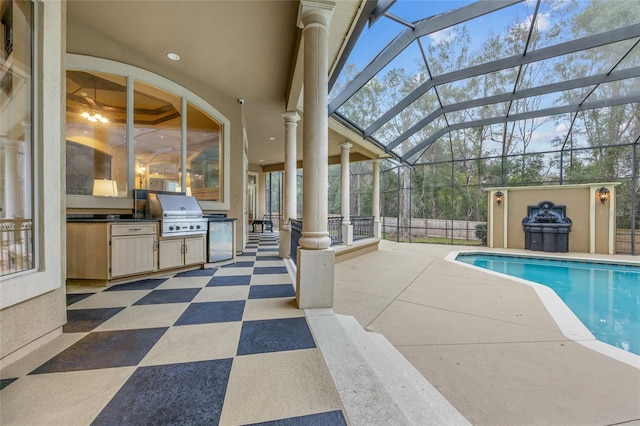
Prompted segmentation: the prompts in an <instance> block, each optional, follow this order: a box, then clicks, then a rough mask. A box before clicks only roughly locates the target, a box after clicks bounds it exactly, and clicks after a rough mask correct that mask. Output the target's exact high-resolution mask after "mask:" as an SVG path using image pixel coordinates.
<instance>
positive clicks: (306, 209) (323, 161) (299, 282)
mask: <svg viewBox="0 0 640 426" xmlns="http://www.w3.org/2000/svg"><path fill="white" fill-rule="evenodd" d="M334 6H335V3H333V2H324V1H307V0H302V1H301V2H300V9H299V12H298V26H299V27H301V28H302V29H303V30H302V38H303V43H304V103H303V105H304V133H303V137H304V139H303V153H302V154H303V155H302V156H303V158H304V170H303V180H304V182H303V217H302V221H303V222H302V237H301V238H300V240H299V241H298V254H297V262H298V264H297V277H296V299H297V302H298V307H299V308H301V309H307V308H330V307H332V306H333V287H334V282H333V281H334V273H335V253H334V251H333V250H332V249H331V248H330V246H331V238H329V232H328V230H327V220H328V217H329V215H328V206H327V195H328V182H329V178H328V165H327V158H328V151H329V149H328V140H329V135H328V133H329V119H328V111H327V90H328V42H329V29H328V26H329V22H330V21H331V16H332V15H333V8H334Z"/></svg>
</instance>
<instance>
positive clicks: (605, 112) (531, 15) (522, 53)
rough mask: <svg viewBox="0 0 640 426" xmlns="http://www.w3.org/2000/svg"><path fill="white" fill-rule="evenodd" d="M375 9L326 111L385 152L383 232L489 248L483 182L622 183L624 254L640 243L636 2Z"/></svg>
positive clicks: (388, 5) (360, 29) (509, 0)
mask: <svg viewBox="0 0 640 426" xmlns="http://www.w3.org/2000/svg"><path fill="white" fill-rule="evenodd" d="M365 7H366V8H369V9H367V10H365V11H363V19H362V20H361V21H360V22H359V24H358V26H357V27H356V29H355V33H357V36H356V37H353V40H354V42H353V43H351V44H350V45H349V48H348V49H347V50H348V54H345V55H343V59H342V60H341V62H340V63H339V64H338V67H337V72H334V73H333V74H332V76H331V78H330V81H329V83H330V94H329V115H330V116H331V118H332V119H334V120H337V121H338V122H340V123H341V124H343V125H345V126H347V127H348V128H349V129H351V130H352V131H354V132H356V133H357V134H358V135H359V136H360V137H362V138H363V139H366V140H367V141H369V142H371V143H373V144H375V145H377V146H378V147H379V148H380V149H381V150H384V152H385V153H386V155H387V156H388V158H389V160H385V161H384V162H383V164H381V179H380V183H381V197H380V200H381V216H382V218H381V219H382V222H383V235H384V238H389V239H393V240H396V241H411V242H422V241H424V242H441V243H448V244H452V243H457V244H471V245H473V244H482V243H483V239H484V238H486V237H483V229H486V220H487V206H486V203H487V197H486V193H485V191H484V189H485V188H489V187H500V186H531V185H564V184H574V183H598V182H620V183H621V185H620V186H618V187H617V188H616V190H617V192H616V203H617V204H616V205H617V210H616V219H617V246H616V251H617V252H618V253H632V254H637V253H638V252H639V251H638V249H639V247H638V246H637V245H636V240H638V238H636V234H635V232H637V231H635V230H637V229H638V226H639V224H638V223H637V222H638V221H637V220H636V215H637V213H638V198H639V197H638V186H639V184H640V183H639V182H638V163H637V155H638V153H637V144H638V142H639V140H640V2H638V1H637V0H524V1H519V0H503V1H473V2H472V1H464V0H463V1H456V2H431V1H410V0H397V1H393V0H390V1H378V2H371V3H367V6H365ZM452 8H453V9H452ZM330 187H331V184H330ZM352 199H353V198H352ZM330 205H331V203H330ZM523 216H524V213H523Z"/></svg>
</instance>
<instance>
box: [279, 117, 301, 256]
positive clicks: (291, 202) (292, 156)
mask: <svg viewBox="0 0 640 426" xmlns="http://www.w3.org/2000/svg"><path fill="white" fill-rule="evenodd" d="M282 118H284V145H285V146H284V215H283V216H282V222H280V241H279V248H280V253H279V255H280V257H282V258H290V257H291V222H289V219H296V215H297V214H296V210H297V208H296V162H297V159H296V157H297V156H296V143H297V137H296V128H297V127H298V120H300V115H298V113H297V112H295V111H289V112H285V113H284V114H282Z"/></svg>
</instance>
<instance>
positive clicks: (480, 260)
mask: <svg viewBox="0 0 640 426" xmlns="http://www.w3.org/2000/svg"><path fill="white" fill-rule="evenodd" d="M455 259H456V260H457V261H460V262H464V263H466V264H469V265H474V266H477V267H480V268H484V269H488V270H491V271H494V272H498V273H502V274H506V275H510V276H512V277H517V278H521V279H524V280H527V281H533V282H535V283H539V284H542V285H545V286H547V287H549V288H551V289H552V290H553V291H554V292H555V293H556V294H557V295H558V296H559V297H560V298H561V299H562V301H563V302H564V303H565V304H566V305H567V306H568V307H569V308H570V309H571V311H573V313H574V314H575V315H576V317H578V319H579V320H580V321H581V322H582V323H583V324H584V325H585V326H586V327H587V329H588V330H589V331H590V332H591V333H592V334H593V335H594V337H595V338H596V339H598V340H600V341H602V342H605V343H608V344H610V345H613V346H616V347H618V348H621V349H623V350H625V351H628V352H631V353H634V354H636V355H640V266H634V265H624V264H618V263H600V262H592V261H580V260H561V259H549V258H542V257H524V256H515V255H502V254H484V253H460V254H458V255H457V256H456V258H455Z"/></svg>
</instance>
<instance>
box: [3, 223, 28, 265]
mask: <svg viewBox="0 0 640 426" xmlns="http://www.w3.org/2000/svg"><path fill="white" fill-rule="evenodd" d="M32 227H33V222H32V221H31V220H30V219H2V220H0V275H8V274H13V273H15V272H20V271H26V270H28V269H32V268H33V232H32Z"/></svg>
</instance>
